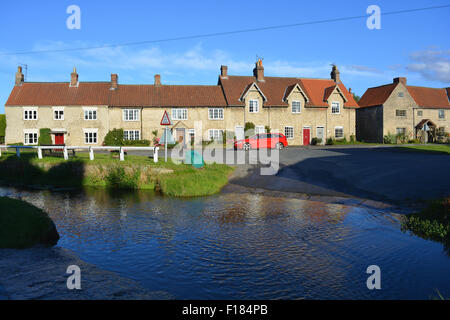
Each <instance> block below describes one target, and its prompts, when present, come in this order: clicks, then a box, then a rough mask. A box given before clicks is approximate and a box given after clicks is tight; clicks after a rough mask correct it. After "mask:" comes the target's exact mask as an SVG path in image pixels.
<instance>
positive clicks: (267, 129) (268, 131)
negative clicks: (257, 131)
mask: <svg viewBox="0 0 450 320" xmlns="http://www.w3.org/2000/svg"><path fill="white" fill-rule="evenodd" d="M264 129H265V130H266V133H270V131H271V130H272V129H270V127H269V126H265V127H264Z"/></svg>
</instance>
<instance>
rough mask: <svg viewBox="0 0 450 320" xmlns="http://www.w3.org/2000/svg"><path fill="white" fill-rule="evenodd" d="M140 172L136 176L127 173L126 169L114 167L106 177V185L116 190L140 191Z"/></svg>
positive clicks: (137, 171)
mask: <svg viewBox="0 0 450 320" xmlns="http://www.w3.org/2000/svg"><path fill="white" fill-rule="evenodd" d="M139 175H140V171H139V170H136V172H135V173H134V174H132V173H127V172H125V168H124V167H113V168H111V169H110V170H109V173H108V175H107V176H106V185H107V187H108V188H114V189H138V187H139Z"/></svg>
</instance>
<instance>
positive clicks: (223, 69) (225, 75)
mask: <svg viewBox="0 0 450 320" xmlns="http://www.w3.org/2000/svg"><path fill="white" fill-rule="evenodd" d="M220 76H221V77H222V78H228V67H227V66H221V67H220Z"/></svg>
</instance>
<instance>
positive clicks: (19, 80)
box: [15, 66, 24, 86]
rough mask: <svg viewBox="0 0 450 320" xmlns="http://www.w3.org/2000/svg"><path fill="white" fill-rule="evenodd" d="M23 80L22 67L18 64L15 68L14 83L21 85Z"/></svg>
mask: <svg viewBox="0 0 450 320" xmlns="http://www.w3.org/2000/svg"><path fill="white" fill-rule="evenodd" d="M23 81H24V76H23V73H22V67H21V66H19V67H18V68H17V72H16V82H15V85H16V86H21V85H22V83H23Z"/></svg>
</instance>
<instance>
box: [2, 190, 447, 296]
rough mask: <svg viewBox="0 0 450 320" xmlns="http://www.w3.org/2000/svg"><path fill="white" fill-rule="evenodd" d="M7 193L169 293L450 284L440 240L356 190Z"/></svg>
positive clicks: (332, 291)
mask: <svg viewBox="0 0 450 320" xmlns="http://www.w3.org/2000/svg"><path fill="white" fill-rule="evenodd" d="M6 193H7V194H10V195H12V196H16V197H19V196H20V197H22V198H23V199H24V200H26V201H29V202H31V203H33V204H35V205H37V206H38V207H41V208H43V209H45V210H46V211H47V212H49V213H50V215H51V217H52V218H53V220H54V221H55V223H56V225H57V227H58V231H59V232H60V234H61V240H60V243H59V245H60V246H62V247H65V248H68V249H71V250H73V251H75V252H76V253H77V254H78V255H79V256H80V257H81V258H82V259H85V260H86V261H87V262H89V263H93V264H96V265H97V266H99V267H100V268H103V269H107V270H111V271H115V272H117V273H119V274H120V275H122V276H125V277H128V278H132V279H134V280H137V281H138V282H139V283H141V284H142V285H143V286H144V287H146V288H147V289H149V290H153V291H154V290H164V291H167V292H170V293H171V294H173V295H174V296H176V297H177V298H186V299H187V298H192V299H209V298H215V299H230V298H232V299H302V298H316V299H317V298H335V299H336V298H337V299H340V298H351V299H358V298H380V299H381V298H383V299H385V298H428V297H429V295H430V294H433V292H434V291H433V290H434V288H439V289H440V291H441V292H442V293H444V294H445V293H446V290H447V291H448V290H450V259H449V258H448V256H446V255H445V253H443V250H442V246H441V245H440V244H437V243H433V242H429V241H425V240H422V239H420V238H417V237H414V236H411V235H409V234H404V233H402V232H401V231H400V221H399V217H400V216H399V215H397V214H394V213H391V212H389V211H387V210H386V209H371V208H368V207H364V206H361V207H358V206H354V205H355V204H359V203H360V201H359V200H358V201H354V202H351V201H345V202H343V203H326V202H320V201H308V200H304V199H296V198H292V197H291V198H282V197H270V196H267V195H263V194H252V193H232V192H230V193H224V194H220V195H217V196H212V197H204V198H195V199H174V198H167V197H158V196H154V195H149V194H148V193H145V192H142V193H141V192H137V193H133V194H130V193H113V194H111V193H108V192H106V191H104V190H89V191H86V192H80V193H75V194H68V193H55V192H46V191H39V192H27V191H17V190H14V189H0V194H6ZM371 264H377V265H379V266H380V267H381V269H382V275H383V278H382V279H383V282H382V283H383V290H381V291H378V292H369V291H368V290H367V288H366V286H365V283H366V279H367V276H368V275H367V274H366V273H365V271H366V268H367V266H369V265H371ZM405 275H406V276H405ZM447 296H450V292H449V294H447Z"/></svg>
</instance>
